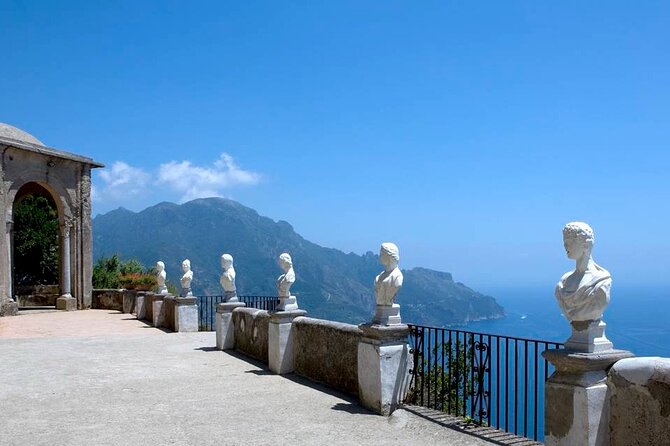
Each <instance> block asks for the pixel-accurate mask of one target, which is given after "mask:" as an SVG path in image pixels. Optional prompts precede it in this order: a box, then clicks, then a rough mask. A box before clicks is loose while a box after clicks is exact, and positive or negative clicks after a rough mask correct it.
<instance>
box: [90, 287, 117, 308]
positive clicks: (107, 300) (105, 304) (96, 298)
mask: <svg viewBox="0 0 670 446" xmlns="http://www.w3.org/2000/svg"><path fill="white" fill-rule="evenodd" d="M123 294H124V293H123V290H117V289H100V290H93V299H92V305H91V306H92V307H93V308H94V309H96V310H116V311H123Z"/></svg>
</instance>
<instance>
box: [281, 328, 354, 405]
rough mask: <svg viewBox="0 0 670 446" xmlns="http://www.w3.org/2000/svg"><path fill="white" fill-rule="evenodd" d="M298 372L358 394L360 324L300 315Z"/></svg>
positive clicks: (296, 356) (296, 348)
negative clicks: (358, 325)
mask: <svg viewBox="0 0 670 446" xmlns="http://www.w3.org/2000/svg"><path fill="white" fill-rule="evenodd" d="M293 330H294V333H293V336H295V338H294V348H295V372H296V373H298V374H299V375H302V376H304V377H306V378H309V379H311V380H313V381H317V382H320V383H323V384H326V385H328V386H331V387H334V388H336V389H338V390H341V391H344V392H347V393H350V394H353V395H356V396H358V341H359V339H360V338H361V335H362V332H361V330H360V329H359V328H358V327H357V326H356V325H351V324H344V323H341V322H334V321H328V320H322V319H314V318H309V317H299V318H296V319H295V320H294V321H293Z"/></svg>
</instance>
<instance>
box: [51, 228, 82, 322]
mask: <svg viewBox="0 0 670 446" xmlns="http://www.w3.org/2000/svg"><path fill="white" fill-rule="evenodd" d="M71 226H72V223H71V222H70V221H68V220H67V219H66V220H65V223H63V225H62V229H63V232H62V237H63V245H62V252H61V254H62V257H63V275H62V278H61V287H62V289H61V293H63V294H62V295H61V296H60V297H59V298H58V299H56V309H57V310H65V311H72V310H76V309H77V299H75V298H74V297H72V294H70V293H71V292H72V282H71V280H72V276H71V271H70V268H71V262H70V228H71Z"/></svg>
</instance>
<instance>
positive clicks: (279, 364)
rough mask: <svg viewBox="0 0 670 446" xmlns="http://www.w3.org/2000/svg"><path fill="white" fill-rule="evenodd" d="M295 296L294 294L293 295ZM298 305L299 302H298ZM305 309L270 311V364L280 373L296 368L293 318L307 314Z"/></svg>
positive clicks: (271, 368)
mask: <svg viewBox="0 0 670 446" xmlns="http://www.w3.org/2000/svg"><path fill="white" fill-rule="evenodd" d="M291 297H293V296H291ZM296 307H297V304H296ZM306 314H307V312H306V311H305V310H298V309H296V310H291V311H277V312H274V313H270V324H269V325H268V366H269V367H270V370H272V371H273V372H275V373H278V374H280V375H283V374H286V373H291V372H292V371H293V368H294V363H295V360H294V349H293V342H294V335H293V330H292V327H293V319H295V318H297V317H300V316H305V315H306Z"/></svg>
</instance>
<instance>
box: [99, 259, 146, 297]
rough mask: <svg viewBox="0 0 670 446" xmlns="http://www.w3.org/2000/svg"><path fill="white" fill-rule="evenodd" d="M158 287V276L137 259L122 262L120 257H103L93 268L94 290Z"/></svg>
mask: <svg viewBox="0 0 670 446" xmlns="http://www.w3.org/2000/svg"><path fill="white" fill-rule="evenodd" d="M155 286H156V274H155V271H153V269H152V268H145V267H144V265H142V264H141V263H140V262H139V261H138V260H137V259H130V260H125V261H124V260H122V259H121V258H119V256H118V255H116V254H114V255H113V256H111V257H101V258H99V259H98V261H97V262H96V264H95V266H94V267H93V288H95V289H109V288H114V289H118V288H126V289H129V290H131V289H133V290H134V289H136V290H144V291H148V290H151V289H152V288H153V287H155Z"/></svg>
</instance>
